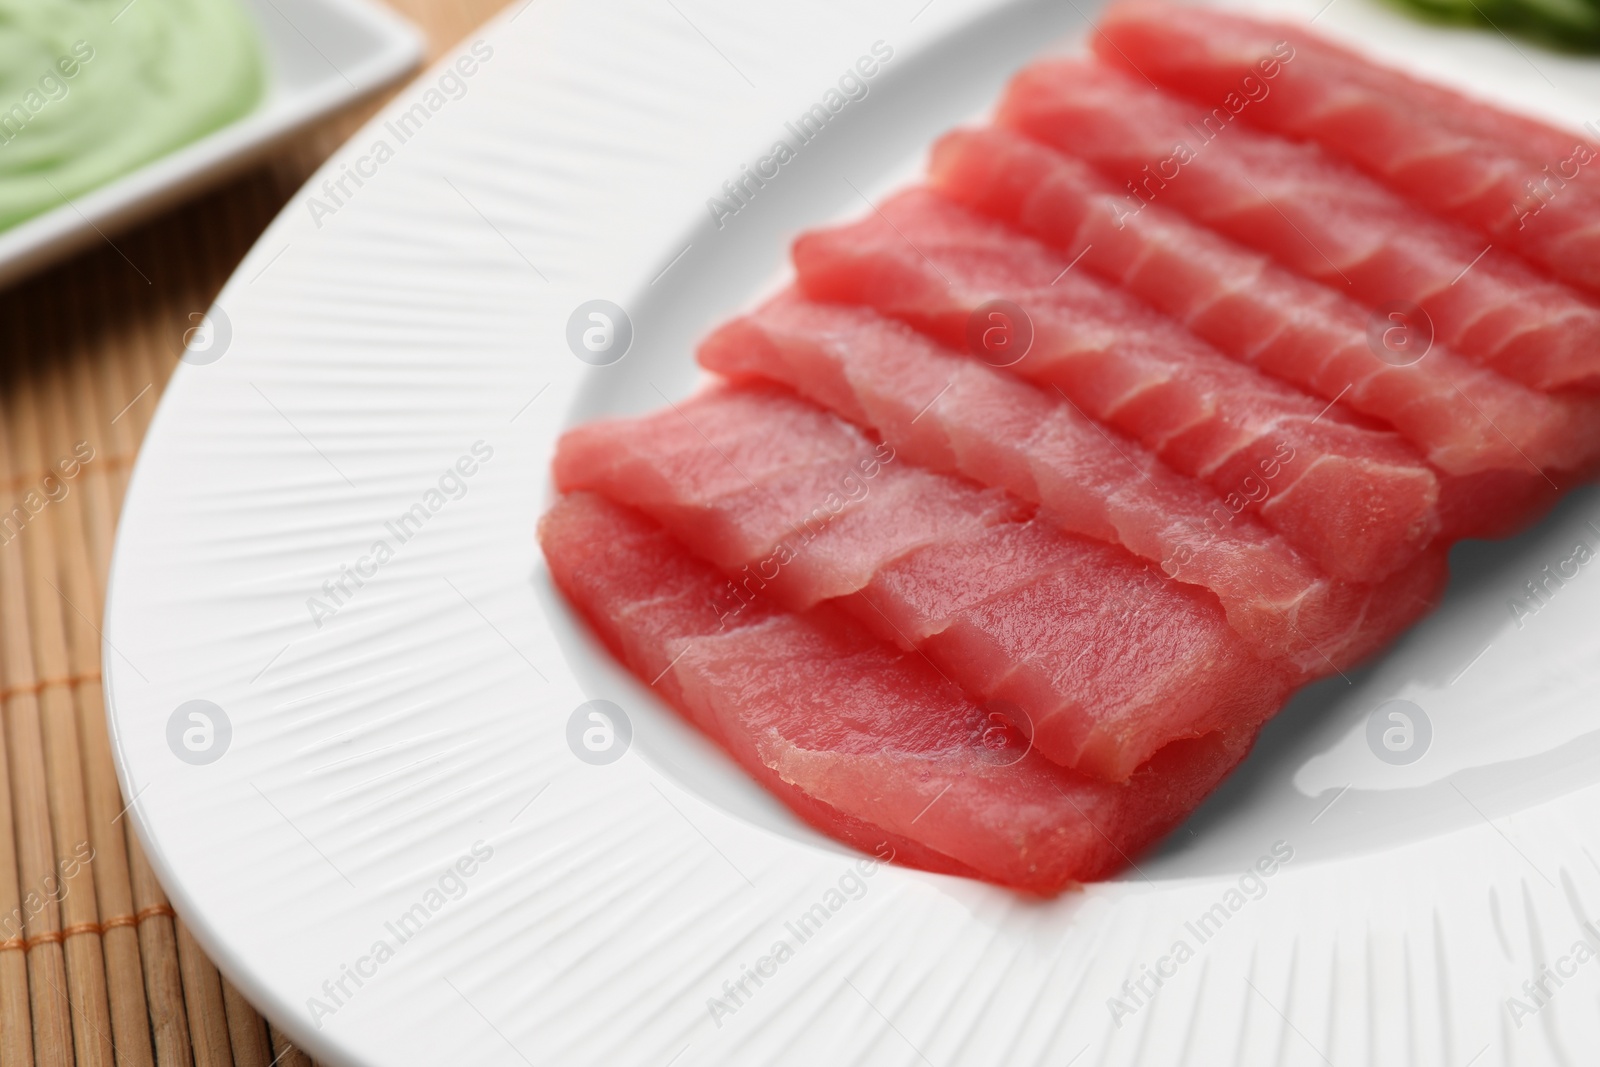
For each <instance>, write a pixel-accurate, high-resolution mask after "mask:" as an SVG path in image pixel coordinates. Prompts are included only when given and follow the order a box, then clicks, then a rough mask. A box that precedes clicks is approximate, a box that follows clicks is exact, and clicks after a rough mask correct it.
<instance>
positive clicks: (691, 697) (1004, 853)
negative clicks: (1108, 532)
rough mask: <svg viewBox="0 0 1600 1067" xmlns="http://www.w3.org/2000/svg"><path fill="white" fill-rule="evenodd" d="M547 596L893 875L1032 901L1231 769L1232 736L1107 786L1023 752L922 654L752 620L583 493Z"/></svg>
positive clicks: (569, 517)
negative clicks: (726, 608)
mask: <svg viewBox="0 0 1600 1067" xmlns="http://www.w3.org/2000/svg"><path fill="white" fill-rule="evenodd" d="M539 535H540V541H541V543H542V545H543V548H544V552H545V558H546V560H547V561H548V563H549V566H550V571H551V575H552V577H553V579H554V581H555V583H556V585H557V587H558V588H560V589H561V591H562V592H563V593H564V594H565V595H566V596H567V598H568V599H569V600H570V601H571V602H572V603H573V604H574V605H575V606H576V607H577V609H578V610H579V611H580V612H582V613H583V615H584V616H585V617H586V618H587V619H588V620H589V622H590V624H591V625H592V626H593V627H594V628H595V630H596V632H597V633H598V634H599V635H600V636H601V638H602V639H603V640H604V641H605V643H606V644H607V645H608V646H609V647H610V648H611V650H612V652H613V653H614V654H615V655H617V656H618V657H619V658H620V659H621V660H622V661H623V662H624V663H625V664H626V665H627V666H628V668H629V669H630V670H632V671H633V673H634V674H635V675H636V676H637V677H638V678H640V679H641V680H642V681H644V682H646V683H649V684H651V685H653V686H654V687H655V689H656V690H657V691H658V692H660V693H662V695H663V696H664V697H665V698H666V699H667V700H668V701H669V702H671V703H672V704H673V705H674V706H675V707H677V708H678V710H679V711H680V712H681V713H683V714H684V715H685V716H686V717H687V718H689V719H690V720H691V721H693V722H695V723H696V724H697V725H699V726H700V727H701V728H702V729H703V730H705V731H706V732H707V733H709V734H710V735H711V736H712V737H714V738H715V739H716V740H718V741H719V742H720V743H721V744H722V745H723V747H724V748H726V749H727V751H728V752H729V754H730V755H732V756H733V757H734V758H735V759H736V760H737V761H738V762H739V763H740V765H741V766H743V768H744V769H745V771H746V772H747V773H749V774H750V775H751V776H752V777H754V778H755V779H756V780H757V781H759V782H761V784H762V785H764V786H765V787H766V788H768V789H769V790H771V791H772V792H773V793H774V794H775V795H777V796H778V797H779V798H781V799H782V800H783V801H784V802H785V803H787V804H788V805H789V806H790V807H791V808H792V809H793V810H794V811H795V812H796V814H798V815H799V816H800V817H801V818H803V819H805V820H807V821H808V822H810V823H812V824H813V825H815V826H817V827H818V828H820V829H822V830H823V831H825V832H827V833H830V834H832V835H834V836H836V837H839V838H842V839H844V840H846V841H849V842H851V843H853V844H855V845H857V846H858V847H860V848H862V849H864V850H867V851H871V852H875V853H877V854H879V855H884V854H886V853H889V852H890V851H891V850H892V853H893V855H894V858H895V859H896V860H897V861H899V862H901V863H904V864H906V865H909V866H915V867H922V868H925V869H929V870H934V871H943V872H948V873H958V874H968V875H975V876H977V877H981V878H985V879H988V880H990V881H993V882H997V883H1000V884H1002V885H1008V886H1015V887H1017V888H1020V889H1025V890H1029V891H1032V892H1035V893H1041V894H1051V893H1056V892H1059V891H1060V890H1061V889H1063V888H1065V887H1067V886H1068V885H1071V884H1073V883H1074V882H1081V881H1088V880H1091V879H1095V878H1101V877H1105V876H1106V875H1108V874H1110V873H1112V872H1114V871H1116V870H1117V869H1119V868H1120V867H1122V866H1124V865H1125V864H1126V863H1127V862H1128V858H1129V857H1131V856H1134V855H1136V854H1137V853H1138V852H1139V851H1140V849H1142V848H1143V847H1144V846H1145V845H1147V844H1148V843H1149V842H1150V841H1152V840H1154V839H1155V838H1157V837H1159V836H1160V835H1161V834H1162V833H1164V832H1165V831H1167V830H1168V829H1170V828H1171V827H1172V826H1174V825H1176V823H1177V822H1178V821H1179V820H1180V819H1181V818H1182V817H1183V816H1184V815H1185V814H1187V813H1188V812H1189V811H1190V810H1192V809H1193V808H1194V807H1195V805H1197V804H1198V803H1199V801H1200V800H1201V799H1202V798H1203V797H1204V796H1205V795H1206V794H1207V793H1208V792H1210V790H1211V789H1212V788H1214V787H1215V786H1216V784H1217V783H1218V782H1219V781H1220V780H1221V778H1222V777H1223V776H1224V775H1225V774H1226V773H1227V772H1228V771H1229V770H1231V769H1232V768H1233V767H1234V766H1235V765H1236V764H1237V763H1238V762H1239V760H1240V759H1242V758H1243V756H1244V755H1245V753H1246V751H1247V750H1248V748H1249V744H1250V741H1251V739H1252V737H1253V731H1252V730H1251V729H1249V728H1248V727H1246V728H1236V729H1233V730H1229V731H1227V732H1222V733H1217V734H1212V735H1209V736H1207V737H1202V738H1197V739H1194V740H1190V741H1181V742H1177V743H1175V744H1172V745H1169V746H1167V747H1166V748H1164V749H1162V750H1161V751H1160V752H1159V753H1157V755H1156V757H1155V758H1154V759H1153V760H1151V761H1150V762H1149V763H1148V764H1147V765H1146V766H1145V767H1143V768H1141V769H1140V770H1139V772H1138V773H1137V774H1135V775H1134V776H1133V778H1132V779H1131V780H1130V781H1128V782H1127V783H1124V784H1111V783H1106V782H1100V781H1096V780H1094V779H1090V778H1085V777H1083V776H1082V775H1079V774H1076V773H1074V772H1072V771H1069V770H1066V769H1065V768H1062V767H1059V766H1057V765H1055V764H1053V763H1050V762H1049V761H1047V760H1045V759H1044V758H1043V757H1041V756H1040V755H1039V754H1038V753H1036V752H1028V751H1026V749H1025V748H1024V747H1022V746H1021V745H1019V744H1018V743H1017V741H1016V739H1014V738H1011V737H1009V736H1008V733H1009V731H1008V730H1007V729H1006V728H1005V727H1004V726H1003V725H1002V724H997V723H996V722H995V720H994V719H993V718H992V717H991V713H990V712H989V711H988V710H986V709H985V708H983V707H981V706H980V705H978V704H975V703H973V702H972V701H970V700H968V699H967V698H966V697H964V696H963V695H962V694H961V693H960V692H959V691H958V690H956V688H955V687H954V686H952V685H951V684H949V683H948V682H946V681H945V680H944V679H942V678H940V677H939V675H938V673H937V672H936V671H934V670H933V669H932V668H931V667H930V666H928V664H927V663H926V661H925V660H923V659H922V658H921V657H920V656H918V655H916V654H915V653H906V652H902V651H900V650H898V649H895V648H893V647H892V646H890V645H887V644H885V643H884V642H882V641H879V640H877V639H876V638H874V637H872V636H870V635H869V634H868V633H866V631H864V630H863V629H861V628H859V627H857V626H854V625H852V624H850V623H849V622H848V621H847V620H845V619H843V618H842V617H838V616H836V615H834V614H833V613H832V612H830V611H828V610H827V609H817V610H814V611H812V612H808V613H805V614H799V615H796V614H788V613H783V612H776V611H773V610H771V609H770V608H767V607H758V608H756V609H753V610H751V611H749V612H747V613H744V614H743V615H742V616H741V618H740V620H739V621H737V622H736V623H735V624H734V625H732V626H727V627H724V626H722V625H721V623H720V621H719V619H718V616H717V614H716V612H715V611H714V610H713V607H712V604H713V602H714V600H715V598H716V597H717V595H718V592H719V590H720V588H721V587H722V586H723V585H724V584H725V579H724V578H723V577H722V576H721V575H720V574H718V573H717V572H716V571H715V570H714V569H713V568H712V567H710V566H709V565H707V564H704V563H701V562H699V561H698V560H696V559H694V558H692V557H691V556H690V555H689V554H688V553H687V552H686V551H685V550H683V549H682V548H680V547H678V545H677V544H676V542H674V541H673V540H672V539H671V538H670V537H669V536H668V535H667V534H665V533H664V532H663V531H662V530H661V528H660V527H659V526H656V525H654V524H653V523H651V522H650V521H649V520H647V519H645V518H644V517H643V516H641V515H640V514H639V513H637V512H635V511H632V510H629V509H626V508H622V507H619V506H617V505H615V504H612V503H609V502H607V501H604V500H602V499H600V498H598V497H595V496H592V495H589V494H575V495H571V496H567V497H565V498H563V499H562V500H560V501H558V502H557V504H556V506H555V507H554V508H553V509H551V511H550V513H549V514H547V515H546V516H545V518H544V520H543V521H542V522H541V524H540V529H539Z"/></svg>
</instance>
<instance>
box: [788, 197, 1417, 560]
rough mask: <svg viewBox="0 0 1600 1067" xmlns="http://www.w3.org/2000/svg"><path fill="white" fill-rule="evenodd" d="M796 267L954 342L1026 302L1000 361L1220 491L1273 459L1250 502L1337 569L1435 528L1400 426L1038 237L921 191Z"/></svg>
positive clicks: (1407, 552) (807, 251)
mask: <svg viewBox="0 0 1600 1067" xmlns="http://www.w3.org/2000/svg"><path fill="white" fill-rule="evenodd" d="M794 260H795V266H796V270H797V273H798V276H799V280H800V285H801V288H802V289H804V290H805V291H806V293H807V294H808V295H810V296H811V297H813V298H814V299H819V300H826V301H836V302H849V303H860V304H865V305H868V306H871V307H875V308H877V309H878V310H880V311H883V312H884V313H886V314H889V315H892V316H894V317H896V318H900V319H902V320H904V321H906V322H909V323H910V324H911V325H913V326H916V327H917V328H919V329H921V330H923V331H925V332H927V333H929V334H930V336H934V337H936V338H938V339H940V340H942V341H944V342H945V343H947V344H952V345H963V344H966V343H967V341H968V337H969V332H970V331H971V330H972V328H973V323H974V322H976V321H981V320H983V319H991V318H993V317H994V316H995V314H996V312H995V311H994V310H992V309H993V307H994V305H993V304H992V302H993V301H996V300H1003V301H1007V302H1009V303H1010V304H1011V305H1013V306H1016V307H1019V308H1020V309H1021V311H1022V313H1023V315H1024V316H1025V319H1026V323H1027V325H1026V329H1027V330H1028V331H1030V332H1031V335H1032V340H1031V345H1030V346H1029V347H1027V348H1026V349H1025V351H1024V352H1023V354H1022V355H1021V357H1020V358H1016V356H1015V353H1010V352H1008V353H1007V354H1006V358H1005V360H1004V362H1006V363H1007V364H1008V365H1009V369H1010V370H1012V371H1013V372H1015V373H1017V374H1019V375H1022V376H1025V377H1028V378H1030V379H1031V380H1034V381H1037V382H1041V383H1044V384H1047V385H1049V386H1053V387H1055V388H1057V389H1059V390H1061V391H1062V393H1063V394H1064V395H1065V396H1066V397H1067V398H1068V399H1069V400H1071V401H1072V402H1073V403H1074V404H1076V405H1077V406H1078V407H1079V408H1081V409H1082V410H1083V411H1084V413H1085V414H1087V415H1088V416H1090V417H1092V418H1094V419H1096V420H1099V421H1102V422H1106V423H1109V424H1111V425H1113V426H1116V427H1117V428H1118V429H1120V430H1122V431H1123V432H1125V433H1127V434H1128V435H1129V436H1131V437H1134V438H1135V439H1137V440H1139V441H1140V442H1141V443H1143V444H1144V445H1145V446H1146V447H1147V448H1149V449H1150V450H1151V451H1153V452H1155V453H1156V454H1157V455H1158V456H1160V457H1161V458H1162V459H1163V460H1164V461H1166V462H1167V463H1168V465H1170V466H1172V467H1174V468H1176V469H1177V470H1179V471H1181V472H1182V473H1185V474H1189V475H1192V476H1194V477H1197V478H1201V479H1202V480H1204V481H1206V482H1208V483H1209V484H1210V485H1211V486H1212V487H1213V488H1214V489H1216V490H1217V491H1218V492H1219V493H1222V494H1224V495H1226V494H1228V493H1235V492H1238V491H1239V490H1240V487H1241V486H1242V485H1243V484H1244V481H1245V479H1247V478H1253V477H1256V476H1258V473H1259V471H1260V469H1261V464H1262V463H1263V462H1268V463H1270V462H1272V461H1274V460H1276V461H1277V462H1278V463H1279V464H1280V466H1281V472H1280V474H1279V476H1278V477H1277V478H1276V479H1275V481H1274V484H1273V486H1272V492H1271V493H1270V494H1268V495H1267V496H1265V497H1264V498H1262V499H1260V500H1257V501H1252V502H1251V503H1250V505H1249V506H1250V509H1251V510H1252V511H1253V512H1255V513H1257V514H1259V515H1260V516H1261V517H1262V519H1263V520H1264V521H1266V522H1267V524H1268V525H1270V526H1272V527H1274V528H1275V529H1277V530H1278V531H1279V532H1281V533H1282V534H1283V535H1284V536H1285V537H1287V538H1288V539H1289V540H1290V541H1291V542H1292V543H1293V544H1294V545H1295V546H1296V547H1298V548H1300V549H1302V550H1303V551H1305V552H1306V553H1307V554H1308V555H1310V556H1311V557H1312V558H1313V559H1315V560H1316V561H1317V563H1318V564H1319V565H1320V566H1321V567H1323V569H1324V570H1326V571H1328V572H1329V573H1331V574H1333V575H1335V576H1337V577H1341V578H1346V579H1349V580H1352V581H1375V580H1377V579H1379V578H1382V577H1384V576H1385V575H1387V574H1391V573H1393V572H1394V571H1396V570H1398V569H1399V568H1400V567H1402V566H1405V565H1406V564H1407V563H1409V562H1411V561H1412V560H1413V559H1415V558H1416V556H1417V554H1418V553H1419V552H1420V551H1421V550H1422V549H1423V548H1424V547H1425V546H1426V545H1427V544H1428V543H1429V542H1430V541H1431V540H1432V539H1433V536H1434V535H1435V534H1436V533H1437V532H1438V530H1439V515H1438V509H1437V503H1438V481H1437V479H1436V478H1435V476H1434V474H1433V472H1432V470H1430V469H1429V467H1428V466H1427V465H1426V463H1424V462H1423V460H1422V459H1421V457H1420V456H1418V455H1417V453H1416V452H1415V450H1414V449H1412V448H1411V447H1410V446H1409V445H1407V444H1405V443H1404V442H1403V441H1401V440H1400V439H1399V438H1398V437H1396V436H1395V435H1394V434H1392V433H1387V432H1380V431H1376V430H1372V429H1369V428H1367V427H1366V426H1363V425H1358V424H1356V423H1354V422H1353V421H1351V420H1350V419H1349V418H1348V417H1347V415H1346V413H1345V412H1344V411H1343V410H1342V409H1340V408H1338V407H1337V405H1333V404H1328V403H1325V402H1322V401H1318V400H1314V399H1312V398H1311V397H1307V396H1305V395H1304V394H1303V393H1300V392H1299V391H1298V390H1295V389H1293V388H1291V387H1289V386H1287V385H1284V384H1283V383H1282V382H1279V381H1276V380H1275V379H1272V378H1269V377H1267V376H1266V375H1264V374H1261V373H1260V372H1258V371H1256V370H1255V369H1253V368H1251V367H1247V366H1244V365H1242V364H1239V363H1236V362H1234V361H1232V360H1230V359H1228V358H1227V357H1226V356H1224V355H1222V354H1221V353H1219V352H1217V351H1216V350H1215V349H1213V348H1211V347H1210V346H1209V345H1207V344H1205V343H1204V342H1203V341H1200V340H1199V339H1197V338H1196V337H1194V335H1192V334H1191V333H1189V332H1188V331H1187V330H1185V329H1183V328H1182V327H1181V326H1179V325H1178V324H1177V323H1175V322H1173V321H1172V320H1171V319H1169V318H1167V317H1165V316H1163V315H1161V314H1159V313H1157V312H1155V311H1153V310H1151V308H1150V307H1149V306H1148V305H1146V304H1143V303H1140V302H1139V301H1137V300H1135V299H1133V298H1132V297H1130V296H1129V295H1128V294H1126V293H1125V292H1122V291H1121V290H1118V289H1115V288H1113V287H1111V286H1108V285H1106V284H1105V283H1103V282H1100V281H1098V280H1095V279H1094V278H1093V277H1092V276H1091V275H1090V274H1089V272H1088V271H1086V270H1073V269H1072V264H1071V262H1070V261H1069V260H1067V259H1065V258H1064V257H1061V256H1059V255H1057V254H1055V253H1053V252H1052V251H1050V250H1049V249H1047V248H1045V247H1044V246H1043V245H1041V244H1039V243H1038V242H1036V241H1033V240H1030V239H1028V238H1026V237H1023V236H1021V235H1019V234H1017V233H1015V232H1014V231H1011V230H1008V229H1006V228H1005V227H1002V226H999V225H997V224H995V223H993V222H990V221H989V220H987V219H983V218H980V217H978V216H976V215H974V214H972V213H971V212H969V211H966V210H965V209H963V208H961V207H959V206H957V205H956V204H954V203H952V202H950V201H947V200H945V199H944V198H942V197H939V196H937V195H935V194H933V193H931V192H929V191H927V190H921V189H913V190H909V191H907V192H904V193H901V194H899V195H897V196H894V197H892V198H890V199H889V200H888V201H887V202H885V203H884V204H883V205H881V206H880V207H879V208H878V209H877V210H876V211H875V212H874V213H873V214H872V215H871V216H869V217H867V218H866V219H865V220H863V221H861V222H858V223H855V224H852V225H849V226H842V227H837V228H834V229H828V230H818V231H813V232H812V233H809V234H806V235H804V236H802V237H801V238H800V239H799V240H798V241H796V242H795V247H794ZM1006 321H1008V322H1009V319H1008V320H1006ZM969 350H971V349H969ZM989 354H990V353H987V352H984V351H982V349H981V347H979V348H978V350H977V351H974V355H975V356H988V355H989Z"/></svg>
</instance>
